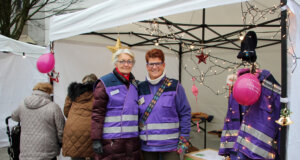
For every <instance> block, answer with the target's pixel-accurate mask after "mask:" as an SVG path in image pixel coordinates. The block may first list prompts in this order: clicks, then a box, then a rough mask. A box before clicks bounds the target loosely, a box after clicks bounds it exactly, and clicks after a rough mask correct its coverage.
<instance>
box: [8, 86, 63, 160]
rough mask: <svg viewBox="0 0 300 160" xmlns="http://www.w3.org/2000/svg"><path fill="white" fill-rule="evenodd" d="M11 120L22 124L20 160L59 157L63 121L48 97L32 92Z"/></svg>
mask: <svg viewBox="0 0 300 160" xmlns="http://www.w3.org/2000/svg"><path fill="white" fill-rule="evenodd" d="M12 119H13V120H15V121H18V122H21V128H22V132H21V140H20V156H19V158H20V159H22V160H50V159H52V158H54V157H56V156H57V155H59V153H60V144H61V143H62V134H63V128H64V124H65V119H64V116H63V114H62V111H61V109H60V107H59V106H58V105H57V104H56V103H54V102H52V101H51V100H50V95H49V94H48V93H46V92H43V91H40V90H34V91H33V93H32V95H31V96H29V97H27V98H25V100H24V102H23V103H22V104H21V105H20V106H19V107H18V109H17V110H15V111H14V112H13V114H12Z"/></svg>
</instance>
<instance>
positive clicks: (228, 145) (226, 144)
mask: <svg viewBox="0 0 300 160" xmlns="http://www.w3.org/2000/svg"><path fill="white" fill-rule="evenodd" d="M233 145H234V142H221V143H220V148H233Z"/></svg>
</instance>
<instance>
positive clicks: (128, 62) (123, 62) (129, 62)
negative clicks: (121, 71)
mask: <svg viewBox="0 0 300 160" xmlns="http://www.w3.org/2000/svg"><path fill="white" fill-rule="evenodd" d="M117 62H119V63H120V64H122V65H124V64H125V63H127V64H128V65H132V64H133V63H134V61H131V60H129V61H124V60H122V61H117Z"/></svg>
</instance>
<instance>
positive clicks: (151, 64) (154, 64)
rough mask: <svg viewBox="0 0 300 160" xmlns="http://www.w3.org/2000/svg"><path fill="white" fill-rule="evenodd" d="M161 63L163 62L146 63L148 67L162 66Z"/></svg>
mask: <svg viewBox="0 0 300 160" xmlns="http://www.w3.org/2000/svg"><path fill="white" fill-rule="evenodd" d="M162 64H164V63H163V62H156V63H147V66H148V67H154V66H156V67H160V66H162Z"/></svg>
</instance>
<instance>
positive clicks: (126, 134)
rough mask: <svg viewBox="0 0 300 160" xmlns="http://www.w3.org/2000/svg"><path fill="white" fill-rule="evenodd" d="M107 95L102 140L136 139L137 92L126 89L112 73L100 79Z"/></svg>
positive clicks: (132, 86)
mask: <svg viewBox="0 0 300 160" xmlns="http://www.w3.org/2000/svg"><path fill="white" fill-rule="evenodd" d="M100 79H101V81H102V82H103V84H104V86H105V90H106V93H107V95H108V103H107V111H106V114H105V121H104V127H103V139H118V138H131V137H138V103H137V102H138V91H137V88H136V87H135V86H134V85H132V84H130V85H129V88H128V89H127V87H126V85H125V84H124V83H122V82H121V81H120V80H119V79H118V78H117V77H116V76H115V75H114V74H113V73H110V74H107V75H105V76H103V77H101V78H100Z"/></svg>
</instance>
